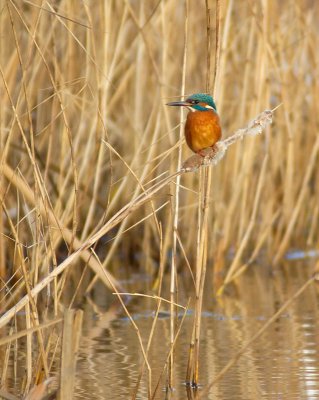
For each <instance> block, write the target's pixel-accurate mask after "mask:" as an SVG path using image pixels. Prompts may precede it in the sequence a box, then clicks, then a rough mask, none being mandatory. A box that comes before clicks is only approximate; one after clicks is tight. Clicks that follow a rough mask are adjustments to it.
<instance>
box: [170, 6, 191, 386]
mask: <svg viewBox="0 0 319 400" xmlns="http://www.w3.org/2000/svg"><path fill="white" fill-rule="evenodd" d="M188 8H189V2H188V0H187V1H186V3H185V21H184V22H185V24H184V50H183V65H182V82H181V97H182V98H183V97H184V96H185V85H186V68H187V55H188V54H187V41H188ZM183 120H184V110H183V107H181V110H180V121H179V123H180V128H179V143H180V146H179V148H178V158H177V171H179V170H180V168H181V166H182V146H181V141H182V139H183V137H184V129H183ZM180 183H181V176H180V175H179V176H177V178H176V185H175V192H174V202H173V211H172V212H173V243H172V259H171V271H170V279H171V281H170V301H171V304H170V346H171V347H173V343H174V340H175V325H176V317H177V313H176V306H175V301H176V300H175V299H176V296H177V287H176V280H177V265H178V262H177V235H178V233H177V232H178V220H179V208H180V202H179V196H180ZM173 369H174V351H172V352H171V356H170V360H169V366H168V387H169V389H171V390H172V389H173V387H174V382H173Z"/></svg>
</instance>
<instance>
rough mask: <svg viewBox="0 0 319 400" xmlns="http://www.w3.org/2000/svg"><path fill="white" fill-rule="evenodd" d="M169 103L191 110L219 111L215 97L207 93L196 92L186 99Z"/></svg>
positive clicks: (169, 104)
mask: <svg viewBox="0 0 319 400" xmlns="http://www.w3.org/2000/svg"><path fill="white" fill-rule="evenodd" d="M167 105H168V106H183V107H187V108H188V109H190V110H191V111H212V110H213V111H215V112H216V111H217V109H216V104H215V102H214V99H213V98H212V96H210V95H209V94H206V93H195V94H192V95H191V96H189V97H188V98H187V99H186V100H184V101H173V102H172V103H167Z"/></svg>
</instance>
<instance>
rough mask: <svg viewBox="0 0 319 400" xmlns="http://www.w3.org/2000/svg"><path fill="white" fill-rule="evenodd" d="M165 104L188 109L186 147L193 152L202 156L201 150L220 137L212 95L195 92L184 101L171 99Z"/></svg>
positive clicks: (220, 130)
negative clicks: (170, 101)
mask: <svg viewBox="0 0 319 400" xmlns="http://www.w3.org/2000/svg"><path fill="white" fill-rule="evenodd" d="M167 105H168V106H180V107H187V108H188V109H189V111H190V112H189V113H188V114H187V120H186V124H185V139H186V143H187V144H188V147H189V148H190V149H191V150H192V151H193V152H194V153H197V154H199V155H201V156H204V154H202V150H203V149H206V148H207V147H213V146H214V144H215V143H216V142H218V140H219V139H220V138H221V136H222V129H221V126H220V119H219V116H218V114H217V109H216V105H215V102H214V99H213V98H212V96H210V95H208V94H204V93H196V94H192V95H191V96H190V97H188V98H187V99H186V100H185V101H173V102H172V103H167Z"/></svg>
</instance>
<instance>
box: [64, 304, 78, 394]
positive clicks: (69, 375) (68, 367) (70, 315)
mask: <svg viewBox="0 0 319 400" xmlns="http://www.w3.org/2000/svg"><path fill="white" fill-rule="evenodd" d="M82 319H83V311H82V310H77V311H75V310H70V309H66V310H65V311H64V318H63V336H62V360H61V372H60V391H59V396H58V397H59V398H60V399H72V398H73V391H74V380H75V369H76V358H77V352H78V348H79V341H80V338H81V330H82Z"/></svg>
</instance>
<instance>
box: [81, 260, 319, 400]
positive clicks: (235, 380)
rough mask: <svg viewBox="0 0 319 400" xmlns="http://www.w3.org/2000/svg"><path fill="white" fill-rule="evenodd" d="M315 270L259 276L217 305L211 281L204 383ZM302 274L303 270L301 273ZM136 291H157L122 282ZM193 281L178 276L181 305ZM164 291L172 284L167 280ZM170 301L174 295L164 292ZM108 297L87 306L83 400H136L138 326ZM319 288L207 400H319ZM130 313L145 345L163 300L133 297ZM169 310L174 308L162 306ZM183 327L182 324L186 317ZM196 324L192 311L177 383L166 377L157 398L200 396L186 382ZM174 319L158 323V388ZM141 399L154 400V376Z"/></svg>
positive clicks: (142, 282) (154, 353)
mask: <svg viewBox="0 0 319 400" xmlns="http://www.w3.org/2000/svg"><path fill="white" fill-rule="evenodd" d="M307 268H308V267H305V265H303V266H301V265H300V264H297V263H292V264H291V265H290V266H289V268H288V269H286V270H285V273H280V274H277V275H276V276H275V277H272V276H269V275H267V274H265V272H260V271H259V272H258V271H257V270H256V272H255V273H253V274H249V276H246V277H245V278H243V279H241V280H240V282H239V283H238V285H237V286H236V287H233V288H232V290H231V292H229V293H227V294H226V295H225V296H223V298H222V299H221V300H220V301H219V302H217V301H216V299H215V298H214V296H213V291H212V287H211V284H210V282H209V281H210V279H209V277H208V284H207V288H206V295H205V301H204V306H203V325H202V343H201V368H200V382H201V384H202V385H203V387H205V385H206V384H208V383H209V382H211V381H212V379H213V378H214V376H216V374H217V373H218V372H219V371H220V370H221V369H222V368H223V366H225V365H226V364H227V362H228V361H229V360H230V359H232V357H233V356H234V355H235V354H236V352H237V351H238V350H239V349H241V347H242V346H243V344H244V343H246V342H247V341H249V340H250V338H251V337H252V336H253V335H254V334H255V333H256V331H257V330H258V329H259V328H260V327H261V326H262V325H263V324H264V323H265V322H266V321H267V320H268V319H269V318H270V317H271V316H272V315H273V314H274V313H275V312H276V310H278V308H279V307H280V305H281V304H282V303H283V302H284V301H285V300H286V299H288V298H289V297H290V296H292V295H293V294H294V293H295V291H296V290H297V289H298V288H299V287H300V286H301V285H302V284H303V283H304V282H305V280H306V279H307V275H308V276H309V274H310V272H311V267H309V272H305V270H306V269H307ZM301 271H302V273H301ZM123 284H125V286H126V287H127V288H128V290H129V291H131V292H143V293H145V292H146V293H151V288H148V286H149V285H150V283H149V282H148V281H147V279H146V278H144V277H141V276H135V277H133V278H132V279H131V280H130V281H127V282H123ZM189 284H190V282H187V281H186V282H183V278H182V277H180V278H179V290H180V294H179V303H180V304H184V305H185V304H186V302H187V295H189V296H192V295H193V293H192V290H191V288H190V287H189ZM164 287H169V285H168V282H164ZM163 297H165V298H168V292H167V291H165V290H164V291H163ZM109 300H110V299H109V297H108V298H105V291H104V289H102V288H101V289H99V288H97V289H96V291H95V293H94V294H93V297H92V299H91V300H90V301H88V302H87V303H86V305H85V317H84V328H83V336H82V343H81V348H80V354H79V360H78V370H77V381H76V396H75V398H76V399H112V400H118V399H130V398H131V394H132V392H133V390H134V388H135V387H136V383H137V380H138V377H139V372H140V369H141V366H142V364H143V356H142V352H141V349H140V345H139V342H138V339H137V335H136V332H135V330H134V329H133V328H132V324H131V322H130V321H129V320H128V318H127V317H126V316H125V314H123V313H121V312H120V311H119V310H118V307H117V302H115V303H114V304H113V306H112V307H111V308H109V309H107V307H108V304H109ZM317 305H318V287H316V285H315V284H314V285H312V286H310V287H308V289H306V291H305V292H304V293H303V294H302V295H301V296H300V297H299V298H298V299H297V300H296V301H295V302H294V303H293V304H292V305H291V306H290V307H289V308H288V309H287V310H286V311H285V312H284V314H282V315H281V317H280V318H278V319H277V320H276V322H275V323H274V324H273V325H271V327H270V328H268V330H267V331H266V332H265V333H264V334H263V335H262V336H261V337H260V338H259V339H258V340H257V341H256V342H255V343H253V344H252V345H251V347H250V348H249V349H248V350H247V351H246V353H245V354H244V355H243V356H242V357H241V358H240V359H239V360H238V361H237V363H236V365H235V366H233V367H232V368H231V369H230V370H229V371H228V373H227V374H226V375H225V376H224V377H223V379H222V380H220V381H219V382H218V383H216V385H215V386H214V387H213V388H212V389H211V392H210V394H209V395H208V396H205V399H214V400H216V399H221V400H228V399H229V400H233V399H237V400H238V399H243V400H249V399H319V353H318V351H319V330H318V327H319V326H318V325H319V324H318V317H319V312H318V306H317ZM128 309H129V311H130V313H131V315H132V316H133V318H134V320H135V322H136V324H137V326H138V328H139V330H140V333H141V336H142V338H143V343H144V345H145V346H146V343H147V340H148V337H149V333H150V329H151V325H152V323H153V319H154V318H153V315H154V311H155V310H156V302H155V300H152V299H147V298H134V299H133V300H132V301H131V302H130V303H129V304H128ZM162 310H163V311H167V306H166V305H163V306H162ZM179 322H180V319H179ZM192 326H193V313H192V310H190V312H189V313H188V315H187V316H186V318H185V320H184V324H183V326H182V329H181V333H180V336H179V340H178V343H177V347H176V351H175V369H174V386H175V390H174V391H173V392H172V393H171V394H170V395H167V394H166V393H165V392H164V387H165V381H166V374H165V373H164V374H163V376H162V379H161V380H160V383H159V389H158V391H157V393H156V395H155V397H154V398H155V399H166V398H171V399H176V400H180V399H187V398H197V397H198V395H200V394H201V391H202V389H201V388H200V389H199V390H198V391H197V393H194V392H191V393H187V390H186V386H185V384H184V382H185V374H186V366H187V357H188V347H189V341H190V336H191V332H192ZM169 335H170V331H169V317H168V316H167V315H165V314H163V315H161V317H160V318H159V319H158V320H157V323H156V328H155V332H154V336H153V341H152V345H151V348H150V353H149V361H150V364H151V368H152V388H153V390H154V388H155V386H156V384H157V382H158V379H159V377H160V375H161V373H162V371H163V367H164V364H165V359H166V357H167V354H168V351H169V342H170V341H169V338H170V336H169ZM137 399H147V373H146V371H145V372H144V374H143V377H142V381H141V384H140V386H139V390H138V395H137Z"/></svg>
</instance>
